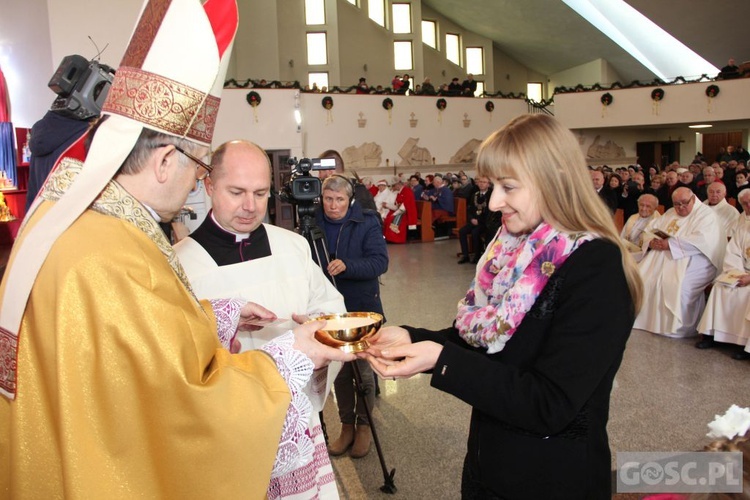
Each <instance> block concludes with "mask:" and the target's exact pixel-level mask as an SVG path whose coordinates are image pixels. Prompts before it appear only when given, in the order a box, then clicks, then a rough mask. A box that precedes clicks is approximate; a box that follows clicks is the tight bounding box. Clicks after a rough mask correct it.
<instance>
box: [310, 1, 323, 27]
mask: <svg viewBox="0 0 750 500" xmlns="http://www.w3.org/2000/svg"><path fill="white" fill-rule="evenodd" d="M305 22H306V23H307V24H325V23H326V8H325V5H324V4H323V0H305Z"/></svg>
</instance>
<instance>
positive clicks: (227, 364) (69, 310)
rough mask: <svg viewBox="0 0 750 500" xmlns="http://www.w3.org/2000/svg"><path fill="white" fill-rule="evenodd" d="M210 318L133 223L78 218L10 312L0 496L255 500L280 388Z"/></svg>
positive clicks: (262, 488) (255, 357)
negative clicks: (14, 372) (11, 368)
mask: <svg viewBox="0 0 750 500" xmlns="http://www.w3.org/2000/svg"><path fill="white" fill-rule="evenodd" d="M209 309H210V308H209ZM214 323H215V320H214V317H213V313H211V312H210V310H205V309H204V308H202V307H201V306H200V305H199V304H198V303H197V302H196V301H195V299H193V297H192V296H191V294H190V293H189V292H188V291H187V290H186V289H185V287H184V286H183V285H182V283H181V282H180V281H179V279H178V278H177V276H176V275H175V274H174V272H173V271H172V269H171V268H170V267H169V265H168V264H167V262H166V260H165V258H164V256H163V255H162V254H161V253H160V252H159V250H158V248H156V246H155V245H153V244H152V243H151V241H150V240H149V239H148V238H147V237H145V235H143V233H141V232H140V231H138V230H137V229H135V228H133V227H132V226H129V225H128V224H126V223H123V222H121V221H118V220H116V219H114V218H112V217H106V216H103V215H99V214H95V213H92V212H87V213H85V214H84V215H82V217H81V219H80V220H79V221H78V222H76V224H75V225H74V226H72V227H71V228H70V229H69V230H68V231H66V233H65V234H64V235H63V236H62V237H61V238H60V239H59V240H58V242H57V243H56V244H55V246H54V247H53V249H52V252H51V253H50V255H49V257H48V259H47V261H46V262H45V264H44V267H43V268H42V271H41V273H40V275H39V278H38V279H37V282H36V284H35V286H34V289H33V291H32V295H31V298H30V302H29V305H28V307H27V309H26V313H25V316H24V319H23V323H22V326H21V332H20V345H19V358H18V396H17V398H16V400H15V401H13V402H8V401H5V400H3V401H2V402H1V403H0V419H2V420H1V421H0V432H4V433H5V434H4V435H3V436H0V444H3V445H5V444H6V443H8V448H7V450H5V451H3V452H2V453H3V457H2V458H3V459H5V458H6V456H7V455H9V456H8V457H7V458H8V462H6V463H8V464H10V465H9V467H10V471H9V472H10V477H9V478H7V479H6V477H5V476H4V475H2V474H0V480H3V481H7V482H8V484H1V485H0V495H2V494H4V493H5V492H8V493H9V496H10V497H11V498H62V497H65V498H110V499H114V498H127V499H131V498H136V497H142V498H263V497H264V496H265V492H266V488H267V486H268V481H269V478H270V474H271V468H272V466H273V462H274V458H275V455H276V448H277V446H278V443H279V436H280V434H281V428H282V424H283V421H284V416H285V413H286V411H287V407H288V405H289V392H288V389H287V386H286V384H285V383H284V381H283V379H282V378H281V376H280V375H279V373H278V371H277V370H276V367H275V364H274V362H273V361H272V359H271V358H269V356H268V355H266V354H265V353H262V352H257V351H256V352H246V353H242V354H235V355H233V354H230V353H229V352H228V351H226V350H225V349H223V348H222V347H221V345H220V344H219V341H218V339H217V335H216V329H215V324H214ZM6 453H7V455H6ZM3 467H5V465H3ZM4 488H5V489H4Z"/></svg>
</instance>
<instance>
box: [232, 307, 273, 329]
mask: <svg viewBox="0 0 750 500" xmlns="http://www.w3.org/2000/svg"><path fill="white" fill-rule="evenodd" d="M275 319H276V314H274V313H273V312H271V311H270V310H268V309H266V308H265V307H263V306H261V305H260V304H256V303H255V302H248V303H246V304H245V305H244V306H242V309H241V310H240V325H239V329H240V330H251V331H252V330H259V329H260V328H263V327H262V326H259V327H256V325H253V324H252V323H257V322H260V321H265V322H270V321H274V320H275Z"/></svg>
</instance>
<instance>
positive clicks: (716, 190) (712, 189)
mask: <svg viewBox="0 0 750 500" xmlns="http://www.w3.org/2000/svg"><path fill="white" fill-rule="evenodd" d="M706 193H707V194H708V204H709V205H711V206H714V205H718V204H719V203H721V200H723V199H724V197H726V195H727V188H725V187H724V184H722V183H720V182H714V183H713V184H709V186H708V190H707V191H706Z"/></svg>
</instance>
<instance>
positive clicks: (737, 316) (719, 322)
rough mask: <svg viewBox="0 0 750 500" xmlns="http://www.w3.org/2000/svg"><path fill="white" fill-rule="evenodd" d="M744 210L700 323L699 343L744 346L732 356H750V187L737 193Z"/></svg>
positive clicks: (700, 347)
mask: <svg viewBox="0 0 750 500" xmlns="http://www.w3.org/2000/svg"><path fill="white" fill-rule="evenodd" d="M737 199H738V201H739V202H740V203H741V204H742V208H743V209H744V214H742V215H741V217H740V221H739V222H738V223H737V225H736V226H735V228H736V229H735V233H734V236H733V237H732V239H731V240H729V244H728V245H727V252H726V255H725V257H724V267H723V268H722V273H721V275H720V276H719V277H718V278H717V279H716V282H715V283H714V286H713V288H712V289H711V295H710V296H709V297H708V303H707V304H706V310H705V311H704V313H703V317H702V318H701V321H700V323H699V325H698V331H699V332H700V333H702V334H703V339H702V340H701V341H700V342H698V343H697V344H696V345H695V347H697V348H699V349H706V348H708V347H712V346H713V345H714V344H715V342H725V343H728V344H735V345H739V346H742V348H743V350H742V351H739V352H736V353H735V354H734V355H733V356H732V357H733V358H734V359H738V360H743V359H750V286H748V285H750V217H748V216H747V215H746V214H748V213H750V189H743V190H742V191H741V192H740V194H739V195H738V196H737Z"/></svg>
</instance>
